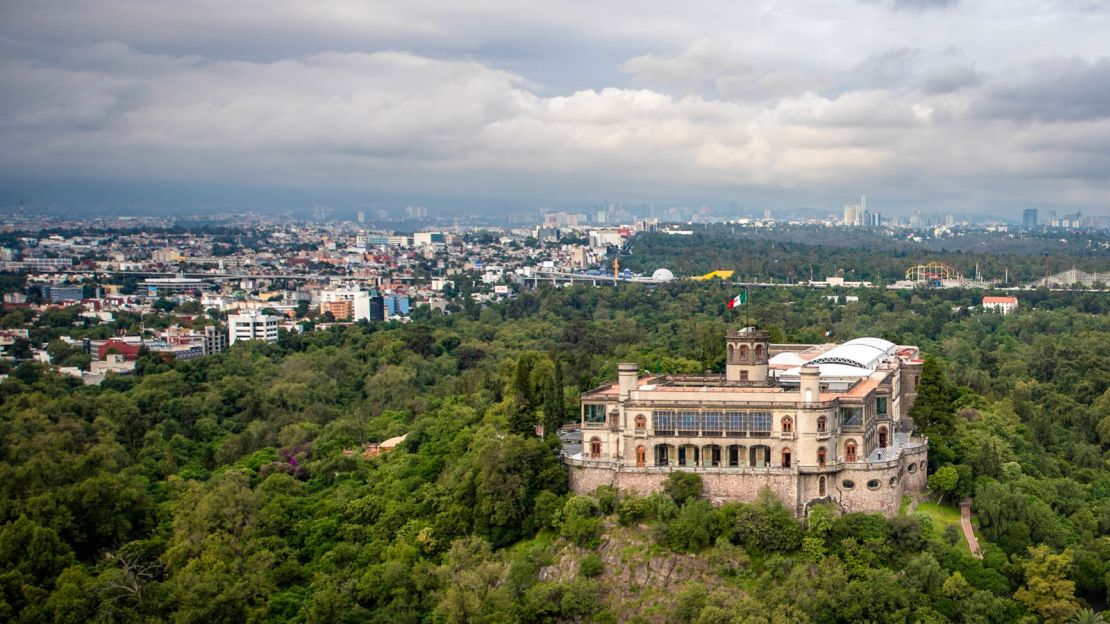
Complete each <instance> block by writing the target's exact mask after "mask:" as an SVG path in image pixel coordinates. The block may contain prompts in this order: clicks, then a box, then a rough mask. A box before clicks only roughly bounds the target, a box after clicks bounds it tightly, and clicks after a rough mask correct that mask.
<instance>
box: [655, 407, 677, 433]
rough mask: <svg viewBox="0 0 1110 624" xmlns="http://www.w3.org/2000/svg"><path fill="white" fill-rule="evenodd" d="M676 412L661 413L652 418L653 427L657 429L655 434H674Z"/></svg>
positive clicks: (656, 413)
mask: <svg viewBox="0 0 1110 624" xmlns="http://www.w3.org/2000/svg"><path fill="white" fill-rule="evenodd" d="M674 420H675V419H674V412H671V411H659V412H655V414H653V415H652V417H651V422H652V426H653V427H654V428H655V433H657V434H660V433H673V432H674V429H675V427H674V425H675V422H674Z"/></svg>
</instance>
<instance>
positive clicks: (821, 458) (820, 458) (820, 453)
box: [817, 446, 825, 466]
mask: <svg viewBox="0 0 1110 624" xmlns="http://www.w3.org/2000/svg"><path fill="white" fill-rule="evenodd" d="M817 465H818V466H824V465H825V447H823V446H819V447H817Z"/></svg>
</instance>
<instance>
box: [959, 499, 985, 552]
mask: <svg viewBox="0 0 1110 624" xmlns="http://www.w3.org/2000/svg"><path fill="white" fill-rule="evenodd" d="M960 526H961V527H963V529H964V539H966V540H967V547H968V548H970V549H971V554H972V555H975V556H976V557H978V558H979V559H982V558H983V553H981V552H979V540H978V539H976V538H975V531H974V530H972V528H971V499H970V498H965V499H963V500H962V501H960Z"/></svg>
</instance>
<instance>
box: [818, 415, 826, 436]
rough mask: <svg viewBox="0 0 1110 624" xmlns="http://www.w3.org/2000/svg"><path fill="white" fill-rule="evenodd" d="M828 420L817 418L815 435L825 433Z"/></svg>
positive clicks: (822, 417)
mask: <svg viewBox="0 0 1110 624" xmlns="http://www.w3.org/2000/svg"><path fill="white" fill-rule="evenodd" d="M828 423H829V420H828V419H827V418H825V417H824V416H818V417H817V433H825V427H827V426H828Z"/></svg>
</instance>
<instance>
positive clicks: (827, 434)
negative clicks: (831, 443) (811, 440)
mask: <svg viewBox="0 0 1110 624" xmlns="http://www.w3.org/2000/svg"><path fill="white" fill-rule="evenodd" d="M831 437H832V432H831V431H818V432H817V439H818V440H828V439H829V438H831Z"/></svg>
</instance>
